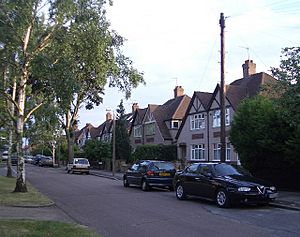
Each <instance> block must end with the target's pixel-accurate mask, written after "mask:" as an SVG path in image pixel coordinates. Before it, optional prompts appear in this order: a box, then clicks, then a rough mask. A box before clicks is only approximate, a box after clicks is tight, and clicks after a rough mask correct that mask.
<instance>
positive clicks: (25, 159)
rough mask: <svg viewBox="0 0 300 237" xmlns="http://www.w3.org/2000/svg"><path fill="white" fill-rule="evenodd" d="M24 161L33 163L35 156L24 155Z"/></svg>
mask: <svg viewBox="0 0 300 237" xmlns="http://www.w3.org/2000/svg"><path fill="white" fill-rule="evenodd" d="M24 161H25V163H29V164H32V162H33V156H31V155H26V156H24Z"/></svg>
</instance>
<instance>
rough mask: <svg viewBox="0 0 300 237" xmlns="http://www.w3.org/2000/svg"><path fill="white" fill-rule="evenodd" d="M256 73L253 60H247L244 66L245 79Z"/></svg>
mask: <svg viewBox="0 0 300 237" xmlns="http://www.w3.org/2000/svg"><path fill="white" fill-rule="evenodd" d="M255 73H256V64H255V63H254V62H253V60H246V61H245V63H244V64H243V78H247V77H249V76H251V75H253V74H255Z"/></svg>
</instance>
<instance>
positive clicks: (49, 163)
mask: <svg viewBox="0 0 300 237" xmlns="http://www.w3.org/2000/svg"><path fill="white" fill-rule="evenodd" d="M38 165H39V166H53V160H52V157H49V156H44V157H42V158H41V159H40V160H39V163H38Z"/></svg>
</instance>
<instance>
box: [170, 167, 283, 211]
mask: <svg viewBox="0 0 300 237" xmlns="http://www.w3.org/2000/svg"><path fill="white" fill-rule="evenodd" d="M174 187H175V193H176V197H177V198H178V199H179V200H183V199H186V198H187V197H188V196H199V197H201V198H204V199H209V200H213V201H215V202H216V204H217V206H219V207H229V206H230V205H231V204H234V203H241V202H242V203H252V204H259V203H262V204H267V203H269V202H271V201H273V200H274V199H275V198H276V197H277V196H278V192H277V190H276V188H275V187H274V186H273V185H271V184H269V183H267V182H266V181H263V180H261V179H258V178H255V177H253V176H252V175H251V174H250V173H249V171H247V170H245V169H243V168H242V167H241V166H234V165H230V164H225V163H194V164H192V165H190V166H189V167H187V168H186V169H185V170H183V171H182V172H178V173H176V174H175V176H174Z"/></svg>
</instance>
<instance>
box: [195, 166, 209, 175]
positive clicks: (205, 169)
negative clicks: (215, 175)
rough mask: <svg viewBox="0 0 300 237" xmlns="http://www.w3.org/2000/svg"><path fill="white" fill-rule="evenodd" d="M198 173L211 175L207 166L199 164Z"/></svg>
mask: <svg viewBox="0 0 300 237" xmlns="http://www.w3.org/2000/svg"><path fill="white" fill-rule="evenodd" d="M198 171H199V173H200V174H202V175H208V174H211V168H210V166H209V165H207V164H201V165H199V168H198Z"/></svg>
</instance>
